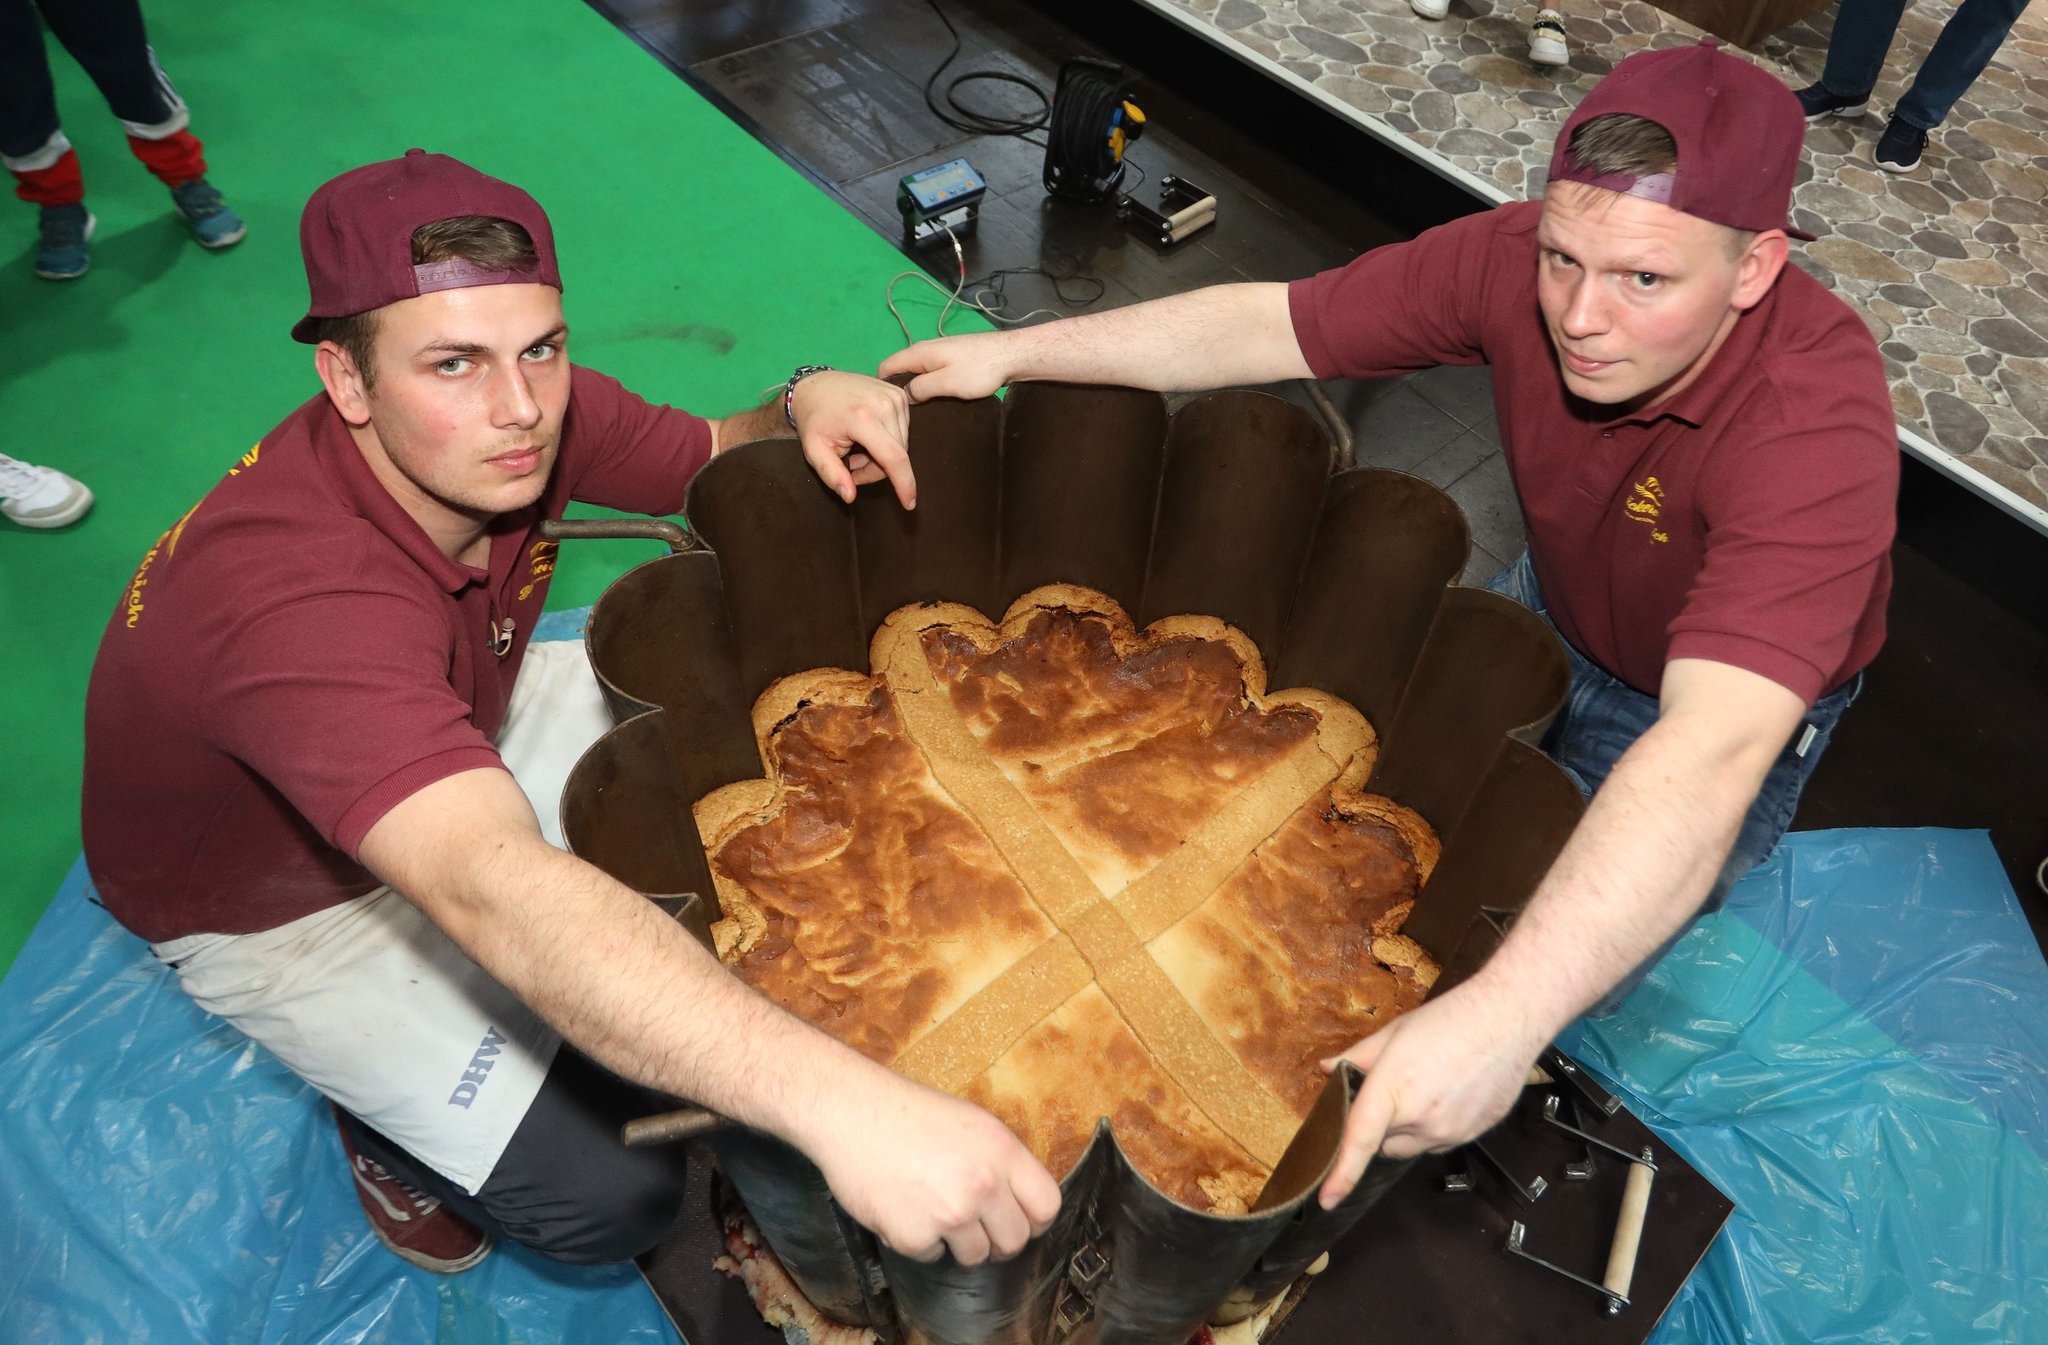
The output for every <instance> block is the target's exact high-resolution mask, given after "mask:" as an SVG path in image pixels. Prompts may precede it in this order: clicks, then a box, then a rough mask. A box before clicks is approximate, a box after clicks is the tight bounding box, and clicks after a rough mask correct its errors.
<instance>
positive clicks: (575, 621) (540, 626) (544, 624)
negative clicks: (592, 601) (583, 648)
mask: <svg viewBox="0 0 2048 1345" xmlns="http://www.w3.org/2000/svg"><path fill="white" fill-rule="evenodd" d="M589 624H590V608H588V607H564V608H562V609H561V610H560V611H554V612H542V613H541V614H540V620H539V621H537V622H535V623H534V626H533V639H534V643H536V644H538V643H540V642H541V641H542V640H580V639H582V638H583V628H584V627H585V626H587V625H589Z"/></svg>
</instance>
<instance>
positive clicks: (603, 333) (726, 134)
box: [0, 0, 929, 970]
mask: <svg viewBox="0 0 2048 1345" xmlns="http://www.w3.org/2000/svg"><path fill="white" fill-rule="evenodd" d="M146 8H147V11H148V18H149V25H150V37H151V41H152V43H153V45H154V46H155V48H156V51H157V54H158V57H159V59H160V60H161V62H162V64H163V66H164V68H165V69H166V70H167V71H168V72H169V73H170V75H171V78H172V80H173V81H174V82H175V83H176V84H177V86H178V89H179V91H180V92H181V93H182V94H183V96H184V98H185V100H186V102H187V103H188V104H190V106H191V108H192V128H193V130H194V131H195V132H196V133H197V134H198V135H199V136H200V137H201V138H202V139H204V140H205V142H206V146H207V154H208V160H209V163H210V165H211V173H210V175H211V177H212V179H213V181H214V182H215V183H216V184H217V185H218V186H220V187H221V188H222V189H223V190H224V191H225V192H226V193H227V196H228V199H229V201H230V202H231V203H232V204H233V205H234V207H235V208H236V209H237V210H239V211H240V212H241V213H242V214H243V216H244V217H246V218H247V220H248V222H249V236H248V238H247V239H246V240H245V241H244V242H243V243H242V244H241V245H240V246H238V247H236V248H234V249H232V250H230V251H228V252H225V253H221V254H218V255H214V254H207V253H203V252H201V251H200V250H199V249H198V248H197V247H195V246H194V245H193V244H192V243H191V242H190V241H189V240H188V238H187V237H186V235H185V233H184V232H183V229H182V227H181V226H180V225H179V224H178V223H177V221H176V220H175V219H174V218H173V217H172V216H171V214H170V210H169V204H170V203H169V200H168V197H167V196H166V195H165V193H164V192H163V190H162V189H161V188H160V187H159V186H158V185H157V183H156V182H155V181H154V180H153V179H151V178H150V177H149V176H148V175H147V173H145V172H144V171H143V169H142V168H141V166H140V165H139V164H137V163H136V162H134V161H133V160H132V159H131V158H130V157H129V155H128V152H127V148H126V145H125V144H124V142H123V140H122V136H121V130H120V126H119V124H118V123H116V122H115V121H114V120H113V118H112V117H111V116H110V115H109V114H108V112H107V110H106V107H105V104H104V103H103V102H101V100H100V99H99V97H98V94H97V92H96V91H95V90H94V89H93V87H92V86H91V84H90V83H89V82H88V81H87V80H86V79H85V78H84V76H83V75H81V74H80V72H79V70H78V68H77V66H76V65H74V64H73V63H72V62H71V61H70V59H69V57H68V56H66V55H65V54H64V52H63V50H62V49H61V48H60V47H58V46H57V45H56V44H55V43H54V42H51V43H50V55H51V65H52V68H53V70H54V72H55V74H56V76H57V84H58V98H59V104H60V107H61V108H62V110H63V113H64V125H65V130H66V132H67V134H69V135H70V137H71V139H72V141H73V142H74V143H75V144H76V145H77V147H78V152H79V155H80V157H81V159H82V160H83V163H84V168H85V175H86V183H87V193H88V196H87V200H88V204H89V205H90V206H91V208H92V210H93V212H94V213H95V214H96V215H97V216H98V219H99V233H98V235H97V238H96V240H95V242H94V246H93V266H92V270H91V273H90V274H88V275H87V276H85V277H84V278H83V279H82V280H78V281H74V282H71V283H68V284H62V285H59V284H52V283H50V282H47V281H40V280H38V279H36V278H35V276H34V275H33V273H32V271H31V268H30V258H31V255H32V252H33V245H34V237H35V220H36V217H35V212H34V209H33V207H30V206H27V205H22V204H19V203H16V202H12V201H6V202H0V219H5V220H7V221H10V223H9V224H8V225H7V226H6V229H7V232H6V233H4V234H0V452H5V453H8V454H10V455H12V456H14V457H17V458H22V459H25V460H27V461H31V462H40V463H46V464H49V465H52V466H56V467H61V468H62V469H64V470H65V471H68V472H70V473H71V474H72V475H74V476H76V477H78V478H80V479H81V480H83V481H85V482H86V483H87V484H89V485H90V486H92V488H93V490H94V491H95V492H96V493H97V495H98V497H99V503H98V506H97V508H95V510H94V511H93V513H92V514H90V515H89V516H88V517H87V518H86V519H84V520H83V521H82V522H80V523H79V524H77V525H75V526H73V527H71V528H69V529H67V530H64V531H61V532H43V533H37V532H30V531H27V530H25V529H21V528H17V527H14V526H13V525H12V524H9V523H6V522H5V521H0V678H4V684H5V686H6V688H7V690H8V691H9V693H10V694H11V695H12V696H13V697H14V709H13V711H12V712H11V715H10V718H11V725H10V728H9V730H8V732H7V733H6V734H5V735H4V738H0V741H4V742H5V744H6V748H7V758H8V760H7V774H6V783H5V785H4V787H0V970H4V968H5V967H7V966H8V965H10V964H11V963H12V961H13V959H14V957H15V955H16V953H17V952H18V951H19V949H20V947H21V944H22V941H23V940H24V939H25V938H26V937H27V934H28V931H29V930H30V929H31V928H32V927H33V926H34V924H35V922H36V920H37V918H38V917H39V916H40V915H41V913H42V911H43V908H44V906H45V905H46V904H47V902H48V900H49V898H50V896H51V895H52V894H53V893H54V892H55V891H56V889H57V886H58V884H59V882H60V881H61V880H62V878H63V877H64V874H65V872H66V870H67V869H68V868H69V866H70V865H71V863H72V861H73V859H74V858H75V857H76V855H77V853H78V782H79V769H80V759H81V753H82V741H81V721H82V715H83V705H84V698H85V686H86V678H87V675H88V673H89V671H90V669H91V666H92V658H93V652H94V650H95V649H96V647H97V646H98V643H99V638H100V633H101V631H102V630H103V628H104V627H105V624H106V621H107V617H108V615H109V614H110V613H111V612H112V611H113V608H114V604H115V601H116V599H117V597H118V596H119V594H120V592H121V589H122V587H123V585H124V584H125V583H126V581H127V579H128V576H129V574H130V573H131V571H132V570H133V568H134V566H135V565H136V563H137V562H138V561H139V560H140V558H141V556H142V553H143V552H144V551H145V550H146V549H147V548H148V546H149V544H150V543H151V541H153V540H154V539H155V538H156V537H157V535H158V534H159V533H161V532H162V531H163V530H164V529H165V528H166V527H168V526H169V525H170V524H171V523H172V522H173V521H175V520H176V519H177V518H178V517H179V516H180V515H181V514H183V513H184V512H185V510H186V509H187V508H189V507H190V506H191V505H192V503H193V502H194V501H196V500H197V499H198V498H199V497H200V496H201V495H203V494H204V493H205V492H206V491H207V489H208V488H210V487H211V486H212V484H213V483H214V482H215V481H217V480H218V479H220V477H221V475H222V474H223V472H224V471H225V470H226V468H227V467H228V466H229V465H230V464H231V463H232V462H233V461H234V459H235V458H237V457H238V456H239V455H240V454H242V453H243V452H245V451H247V449H248V448H249V447H250V446H251V445H252V444H254V443H255V442H256V441H257V440H258V439H259V438H260V437H261V436H262V435H263V434H264V433H266V432H267V431H268V430H269V429H270V428H271V427H272V426H273V425H275V424H276V423H277V421H279V420H280V419H282V418H283V416H284V415H285V414H286V413H287V412H289V411H290V410H291V409H292V408H293V407H294V406H296V405H297V404H298V403H299V402H301V401H302V400H304V399H305V398H306V397H308V396H310V395H312V393H314V392H316V391H317V390H318V382H317V380H316V379H315V378H314V375H313V367H312V360H311V355H310V352H309V350H308V349H307V348H306V347H304V346H300V345H297V344H295V343H293V342H292V341H291V339H290V338H289V336H288V335H287V332H288V329H289V328H290V326H291V324H292V323H293V322H294V321H295V320H296V319H297V318H298V317H299V316H300V314H302V313H303V312H304V308H305V302H306V288H305V277H304V273H303V271H302V270H301V269H300V265H299V257H298V216H299V210H300V208H301V206H302V205H303V204H304V202H305V200H306V197H307V195H308V194H309V193H311V191H312V190H313V188H314V187H316V186H318V185H319V184H320V183H321V182H322V181H324V180H326V179H327V178H329V177H331V176H333V175H334V174H336V173H338V172H341V171H342V170H344V169H347V168H350V167H353V166H355V165H357V164H360V163H365V162H368V161H370V160H373V159H382V158H390V157H393V156H395V155H397V154H399V153H402V152H403V151H404V150H405V149H407V148H408V147H410V146H413V145H420V146H424V147H426V148H428V149H432V150H437V151H441V152H445V153H449V154H453V155H456V156H457V157H460V158H463V159H465V160H467V161H469V162H471V163H473V164H475V165H476V166H478V167H479V168H482V169H483V170H484V171H486V172H489V173H492V174H495V175H497V176H499V177H503V178H507V179H509V180H511V181H513V182H517V183H519V184H520V185H522V186H524V187H526V188H527V189H528V190H529V191H531V192H533V193H534V195H535V196H536V197H538V198H539V200H540V202H541V204H542V205H543V206H544V207H545V208H546V209H547V210H548V212H549V215H550V216H551V218H552V219H553V221H554V225H555V232H556V239H557V246H558V250H559V254H560V258H561V264H562V272H563V278H564V282H565V300H566V304H567V308H568V316H569V322H570V325H571V328H572V333H573V334H572V338H571V343H570V352H571V356H572V358H574V359H575V360H576V361H577V362H578V363H581V364H587V365H590V366H592V367H595V368H598V369H602V370H604V371H605V372H607V373H610V374H613V375H615V376H616V377H618V378H620V379H622V380H623V381H624V382H625V383H626V385H627V386H628V387H631V388H633V389H635V390H636V391H638V392H640V393H641V394H643V395H645V396H647V397H650V398H652V399H654V400H657V401H670V402H674V403H676V404H678V405H683V406H688V407H690V408H691V409H693V410H697V411H700V412H703V413H705V414H710V415H718V414H723V413H725V412H728V411H731V410H734V409H736V408H738V407H739V406H741V405H746V404H752V403H753V402H754V401H756V400H758V397H759V395H760V393H761V391H762V389H763V388H765V387H767V386H768V385H770V384H772V383H776V382H779V381H780V380H781V379H782V378H783V377H784V376H785V375H786V374H787V372H788V370H789V368H790V367H791V366H792V365H794V364H797V363H800V362H812V363H827V364H833V365H837V366H840V367H842V368H855V369H861V368H873V367H874V365H875V364H876V363H877V362H878V361H879V360H880V359H881V358H882V357H883V356H884V355H886V354H887V353H888V352H890V351H891V350H893V349H895V348H896V347H897V346H898V345H900V344H901V340H900V336H899V333H898V332H897V329H896V325H895V322H894V320H893V319H892V318H890V316H889V314H888V311H887V310H886V309H885V308H884V307H883V302H882V293H883V287H884V285H885V284H886V283H887V281H888V279H889V277H890V276H891V275H892V274H894V273H895V272H897V271H899V270H901V269H903V263H902V260H901V258H900V257H899V256H898V255H897V254H896V253H895V252H894V251H893V250H892V249H891V248H890V247H889V246H888V245H887V244H886V243H885V242H883V241H882V240H881V239H879V238H878V237H876V236H875V235H874V234H873V233H872V232H870V231H869V230H868V229H867V227H866V226H865V225H863V224H862V223H860V222H859V221H858V220H857V219H855V218H854V217H853V216H852V215H851V214H849V213H847V212H846V211H844V210H843V209H842V208H841V207H840V206H839V205H837V204H836V203H835V202H833V201H832V200H831V199H830V198H828V197H826V196H825V195H823V194H822V193H820V192H819V191H817V190H816V189H815V188H814V187H812V186H811V185H810V184H808V183H807V182H805V181H804V180H803V179H802V178H801V177H800V176H799V175H798V174H797V173H796V172H795V171H794V170H792V169H790V168H789V167H788V166H787V165H785V164H783V163H782V162H781V161H780V160H778V159H777V158H776V157H775V156H774V155H773V154H771V153H770V152H769V151H767V150H766V149H764V148H762V147H761V146H760V145H758V144H757V143H755V142H754V141H753V140H752V139H751V138H750V137H748V136H747V135H746V134H745V133H744V132H743V131H741V130H739V129H738V128H737V127H735V126H733V125H732V124H731V123H730V122H728V121H727V120H725V119H724V118H723V117H722V116H721V115H720V114H719V113H718V112H717V111H716V110H715V109H713V108H712V107H711V106H710V105H708V104H707V103H705V102H704V101H703V100H702V99H700V98H698V97H697V95H696V94H694V93H693V92H691V91H690V90H689V89H688V88H687V87H686V86H685V85H683V84H682V83H681V82H680V81H679V80H677V79H676V78H675V76H674V75H672V74H671V73H670V72H668V71H667V70H665V69H663V68H662V67H661V66H660V65H659V64H658V63H657V62H656V61H655V60H654V59H653V58H652V57H650V56H648V55H647V54H646V53H645V52H643V51H641V50H640V49H639V48H638V47H636V46H635V45H634V44H633V43H632V41H631V40H630V39H628V38H627V37H625V36H624V35H623V34H621V33H619V32H617V31H616V30H615V29H614V28H612V26H611V25H610V24H609V23H608V22H606V21H605V20H604V19H603V18H602V17H600V16H599V15H597V14H596V13H594V12H593V11H591V10H590V9H588V8H586V7H585V6H584V5H583V4H582V3H580V0H500V2H499V3H495V4H491V5H485V6H457V7H452V8H451V7H446V6H422V5H418V4H413V3H407V0H353V2H352V3H350V4H347V5H338V6H319V5H286V4H273V3H264V2H259V0H150V3H149V4H148V5H147V6H146ZM919 288H922V287H919ZM906 311H910V310H906ZM914 321H915V318H914V317H913V322H914ZM927 325H929V324H928V323H927ZM649 554H650V549H649V547H648V546H647V544H644V543H628V542H600V543H583V544H580V545H571V546H569V547H568V548H566V549H565V551H564V553H563V557H562V564H561V568H560V570H559V571H558V573H557V575H556V578H555V581H554V587H553V591H552V594H551V605H553V606H557V607H567V606H578V605H581V604H584V603H588V602H590V601H591V600H592V599H594V598H595V597H596V596H597V594H598V593H599V592H601V591H602V589H603V588H604V586H605V584H606V583H607V582H608V581H609V580H610V579H611V578H612V577H613V576H615V575H616V574H618V573H619V572H620V571H621V570H623V569H625V568H626V567H627V566H629V565H631V564H634V563H636V562H638V561H639V560H641V559H644V558H645V557H646V556H647V555H649ZM333 750H337V751H339V750H343V745H342V744H335V745H334V747H333ZM166 787H167V788H175V787H176V784H175V782H166Z"/></svg>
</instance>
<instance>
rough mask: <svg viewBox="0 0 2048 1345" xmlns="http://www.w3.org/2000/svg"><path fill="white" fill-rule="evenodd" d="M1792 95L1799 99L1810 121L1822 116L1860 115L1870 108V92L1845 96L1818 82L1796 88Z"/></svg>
mask: <svg viewBox="0 0 2048 1345" xmlns="http://www.w3.org/2000/svg"><path fill="white" fill-rule="evenodd" d="M1792 96H1793V97H1794V98H1797V99H1798V100H1799V110H1800V111H1802V112H1804V113H1805V114H1806V119H1807V120H1808V121H1819V120H1820V119H1821V118H1822V117H1860V116H1862V115H1863V114H1864V113H1865V112H1868V111H1869V110H1870V95H1869V94H1867V93H1859V94H1857V95H1856V96H1855V97H1853V98H1844V97H1843V96H1842V95H1841V94H1838V93H1829V92H1828V91H1827V90H1826V89H1823V88H1822V87H1821V86H1820V85H1818V84H1809V85H1807V86H1806V87H1805V88H1803V89H1794V90H1793V91H1792Z"/></svg>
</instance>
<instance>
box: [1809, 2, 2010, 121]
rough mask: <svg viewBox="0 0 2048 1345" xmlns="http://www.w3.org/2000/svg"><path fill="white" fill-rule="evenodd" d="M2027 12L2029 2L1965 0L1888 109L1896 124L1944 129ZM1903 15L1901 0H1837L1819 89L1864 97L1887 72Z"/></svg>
mask: <svg viewBox="0 0 2048 1345" xmlns="http://www.w3.org/2000/svg"><path fill="white" fill-rule="evenodd" d="M2026 7H2027V0H1963V3H1962V4H1960V5H1958V6H1957V7H1956V12H1955V15H1954V17H1952V18H1950V19H1949V21H1948V26H1947V27H1945V28H1943V29H1942V30H1941V36H1940V37H1938V38H1936V39H1935V42H1934V47H1933V49H1932V50H1931V51H1929V52H1928V53H1927V59H1926V60H1924V61H1922V62H1921V63H1920V73H1919V74H1917V75H1915V76H1914V77H1913V87H1912V88H1910V89H1908V90H1907V91H1906V96H1905V97H1904V98H1901V99H1900V100H1899V105H1898V106H1897V107H1896V108H1894V109H1892V111H1893V113H1894V114H1895V115H1896V116H1897V117H1898V119H1899V120H1900V121H1903V122H1905V123H1906V124H1907V125H1908V126H1915V127H1918V128H1919V129H1920V130H1923V131H1931V130H1933V129H1934V128H1935V127H1937V126H1939V125H1941V121H1942V118H1944V117H1946V116H1947V115H1948V110H1949V108H1951V107H1953V106H1954V105H1955V101H1956V99H1958V98H1961V97H1962V96H1963V94H1964V92H1965V91H1967V90H1968V89H1969V87H1970V86H1971V85H1972V84H1974V83H1976V82H1977V76H1979V75H1981V74H1983V73H1984V67H1985V66H1987V65H1989V64H1990V63H1991V58H1992V57H1993V56H1995V55H1997V53H1998V48H1999V46H2000V45H2001V44H2003V43H2004V41H2005V35H2006V34H2007V33H2009V32H2011V31H2012V26H2013V24H2014V23H2015V22H2017V21H2018V19H2019V17H2020V13H2021V11H2023V10H2025V9H2026ZM1905 12H1906V0H1842V4H1841V9H1840V10H1839V12H1837V14H1836V15H1835V31H1834V34H1833V35H1832V36H1831V37H1829V38H1828V60H1827V65H1826V67H1825V68H1824V69H1822V71H1821V74H1820V86H1821V87H1822V88H1823V89H1826V90H1827V91H1828V92H1829V93H1831V94H1833V95H1835V96H1836V97H1837V98H1863V97H1867V96H1868V95H1869V93H1870V91H1871V90H1872V89H1874V88H1876V87H1877V77H1878V76H1879V75H1880V74H1882V73H1884V58H1885V53H1886V52H1888V51H1889V50H1891V45H1892V37H1893V35H1895V34H1896V33H1897V32H1898V31H1899V18H1900V16H1902V15H1903V14H1904V13H1905Z"/></svg>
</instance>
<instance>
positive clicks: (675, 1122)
mask: <svg viewBox="0 0 2048 1345" xmlns="http://www.w3.org/2000/svg"><path fill="white" fill-rule="evenodd" d="M736 1124H738V1123H737V1122H735V1121H734V1120H733V1119H732V1118H731V1117H729V1116H720V1115H719V1114H718V1113H717V1112H715V1111H709V1110H707V1109H705V1108H703V1107H682V1108H678V1109H677V1110H675V1111H670V1112H663V1113H662V1114H661V1115H659V1116H642V1117H640V1118H638V1119H636V1120H632V1121H628V1122H626V1124H625V1125H623V1126H621V1127H619V1138H620V1139H621V1140H623V1141H625V1145H626V1147H627V1148H628V1149H644V1148H646V1147H648V1146H649V1145H653V1144H680V1143H682V1142H683V1141H684V1140H693V1139H698V1138H700V1137H702V1136H704V1135H709V1134H710V1133H711V1132H713V1131H714V1130H723V1129H725V1128H726V1127H727V1126H729V1125H736Z"/></svg>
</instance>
